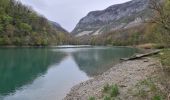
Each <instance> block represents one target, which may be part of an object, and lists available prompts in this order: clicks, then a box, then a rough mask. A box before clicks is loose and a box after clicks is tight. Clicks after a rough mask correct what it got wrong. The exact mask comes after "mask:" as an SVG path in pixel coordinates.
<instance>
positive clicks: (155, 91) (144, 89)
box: [130, 78, 166, 100]
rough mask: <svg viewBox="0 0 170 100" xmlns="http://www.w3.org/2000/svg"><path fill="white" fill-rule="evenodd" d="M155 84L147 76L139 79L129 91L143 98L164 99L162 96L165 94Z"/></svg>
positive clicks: (150, 99) (146, 99)
mask: <svg viewBox="0 0 170 100" xmlns="http://www.w3.org/2000/svg"><path fill="white" fill-rule="evenodd" d="M156 84H157V83H155V81H154V80H152V79H150V78H148V79H145V80H143V81H140V82H139V83H138V84H137V85H136V87H135V88H134V89H132V90H130V92H132V94H133V93H134V95H133V96H135V97H138V98H141V99H143V100H164V99H163V98H166V97H165V94H164V93H163V92H162V91H161V90H160V88H159V87H157V85H156Z"/></svg>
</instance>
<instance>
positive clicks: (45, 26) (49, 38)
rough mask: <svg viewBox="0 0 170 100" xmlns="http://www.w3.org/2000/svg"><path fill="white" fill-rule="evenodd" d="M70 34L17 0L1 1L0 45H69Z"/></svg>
mask: <svg viewBox="0 0 170 100" xmlns="http://www.w3.org/2000/svg"><path fill="white" fill-rule="evenodd" d="M68 37H69V36H68V34H67V32H66V31H65V30H63V29H62V28H61V27H53V25H52V24H51V23H50V22H49V21H48V20H47V19H46V18H44V17H43V16H40V15H38V14H37V13H36V12H35V11H33V10H32V9H31V8H29V7H26V6H25V5H23V4H21V3H20V2H18V1H15V0H0V45H18V46H22V45H24V46H26V45H29V46H41V45H50V44H64V43H66V42H67V43H68Z"/></svg>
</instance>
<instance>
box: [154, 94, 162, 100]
mask: <svg viewBox="0 0 170 100" xmlns="http://www.w3.org/2000/svg"><path fill="white" fill-rule="evenodd" d="M152 100H162V97H161V96H158V95H156V96H154V97H153V98H152Z"/></svg>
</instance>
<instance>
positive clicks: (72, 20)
mask: <svg viewBox="0 0 170 100" xmlns="http://www.w3.org/2000/svg"><path fill="white" fill-rule="evenodd" d="M20 1H21V2H22V3H24V4H26V5H29V6H32V8H33V9H34V10H36V11H37V12H38V13H40V14H42V15H44V16H45V17H46V18H48V19H49V20H52V21H55V22H58V23H59V24H61V26H63V27H64V28H66V29H67V30H69V31H71V30H73V28H74V27H75V25H76V24H77V23H78V21H79V20H80V19H81V18H82V17H84V16H85V15H86V14H87V13H88V12H89V11H93V10H102V9H105V8H107V7H109V6H111V5H113V4H118V3H123V2H127V1H130V0H20Z"/></svg>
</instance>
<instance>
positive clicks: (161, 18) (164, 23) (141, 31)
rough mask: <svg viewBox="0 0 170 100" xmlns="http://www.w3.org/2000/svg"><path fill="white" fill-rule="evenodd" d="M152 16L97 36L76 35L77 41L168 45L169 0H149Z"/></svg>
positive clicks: (81, 42)
mask: <svg viewBox="0 0 170 100" xmlns="http://www.w3.org/2000/svg"><path fill="white" fill-rule="evenodd" d="M149 5H150V6H149V7H150V10H152V12H153V16H152V17H151V18H150V20H147V21H145V22H144V23H143V24H141V25H138V26H134V27H131V28H128V29H120V30H115V31H113V32H109V33H105V34H101V35H98V36H90V37H88V36H86V37H85V36H84V37H78V40H77V43H80V44H84V43H85V44H92V45H119V46H120V45H123V46H125V45H139V44H145V43H155V44H158V45H163V46H164V47H167V46H169V43H170V0H165V1H164V2H161V1H160V0H150V4H149Z"/></svg>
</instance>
